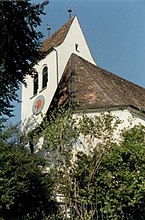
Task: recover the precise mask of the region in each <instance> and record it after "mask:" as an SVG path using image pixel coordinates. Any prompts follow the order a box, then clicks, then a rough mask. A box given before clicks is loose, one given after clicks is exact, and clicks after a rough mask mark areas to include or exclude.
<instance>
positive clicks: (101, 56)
mask: <svg viewBox="0 0 145 220" xmlns="http://www.w3.org/2000/svg"><path fill="white" fill-rule="evenodd" d="M49 1H50V3H49V4H48V5H47V6H46V8H45V12H46V13H47V14H46V15H45V16H43V18H42V25H41V27H40V30H41V31H42V32H43V34H44V35H45V38H46V37H47V35H48V32H47V25H49V26H51V33H53V32H54V31H56V30H57V29H58V28H59V27H60V26H62V25H63V24H64V23H66V22H67V21H68V12H67V10H68V8H69V7H71V9H72V15H73V16H74V15H76V16H77V17H78V19H79V22H80V25H81V27H82V30H83V33H84V35H85V37H86V40H87V43H88V45H89V48H90V50H91V52H92V55H93V57H94V59H95V61H96V63H97V64H98V65H99V66H100V67H102V68H104V69H106V70H108V71H110V72H113V73H115V74H117V75H119V76H121V77H123V78H125V79H127V80H129V81H132V82H134V83H136V84H138V85H140V86H142V87H145V0H49ZM33 2H36V3H38V2H42V0H34V1H33ZM114 92H115V91H114ZM14 114H15V115H16V116H15V117H14V118H12V119H11V121H12V122H17V121H19V120H20V105H16V108H15V111H14Z"/></svg>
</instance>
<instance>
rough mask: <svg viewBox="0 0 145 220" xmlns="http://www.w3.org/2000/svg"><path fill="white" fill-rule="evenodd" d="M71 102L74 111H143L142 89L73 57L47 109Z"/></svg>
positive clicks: (143, 96)
mask: <svg viewBox="0 0 145 220" xmlns="http://www.w3.org/2000/svg"><path fill="white" fill-rule="evenodd" d="M70 100H71V101H73V102H74V103H75V105H76V108H77V109H99V108H112V107H127V106H132V107H134V108H137V109H139V110H142V111H145V88H142V87H140V86H138V85H136V84H134V83H132V82H129V81H127V80H125V79H123V78H121V77H119V76H117V75H115V74H113V73H111V72H108V71H106V70H104V69H102V68H100V67H98V66H95V65H93V64H91V63H90V62H88V61H87V60H84V59H83V58H81V57H79V56H77V55H75V54H72V55H71V57H70V59H69V61H68V63H67V66H66V68H65V70H64V73H63V76H62V79H61V81H60V83H59V86H58V88H57V91H56V93H55V95H54V98H53V100H52V103H51V105H50V109H51V108H53V107H54V106H55V107H56V106H63V105H66V103H68V101H70Z"/></svg>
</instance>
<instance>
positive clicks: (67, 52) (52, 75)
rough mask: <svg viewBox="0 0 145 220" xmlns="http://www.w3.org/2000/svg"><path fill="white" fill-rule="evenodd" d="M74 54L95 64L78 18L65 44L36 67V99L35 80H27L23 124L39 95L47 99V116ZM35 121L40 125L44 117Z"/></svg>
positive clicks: (30, 78)
mask: <svg viewBox="0 0 145 220" xmlns="http://www.w3.org/2000/svg"><path fill="white" fill-rule="evenodd" d="M75 44H78V45H79V47H78V50H79V52H77V51H76V49H75ZM72 53H76V54H78V55H79V56H82V57H83V58H85V59H87V60H88V61H90V62H91V63H93V64H95V62H94V60H93V58H92V55H91V53H90V50H89V48H88V46H87V43H86V40H85V38H84V35H83V33H82V30H81V28H80V25H79V22H78V19H77V17H75V18H74V20H73V23H72V25H71V27H70V29H69V31H68V34H67V36H66V38H65V40H64V42H63V43H62V44H61V45H60V46H58V47H56V48H54V50H53V51H51V52H50V53H49V54H48V55H47V56H46V58H45V59H43V60H40V61H39V62H38V65H37V66H35V68H36V70H37V71H38V80H39V89H38V93H37V95H35V96H34V97H33V78H32V77H30V76H28V77H27V78H26V83H27V87H26V88H25V87H24V86H23V87H22V105H21V121H22V123H24V122H25V123H26V122H27V120H28V119H29V118H30V117H31V116H32V115H33V113H32V106H33V103H34V101H35V99H36V98H37V97H38V96H39V95H43V96H44V98H45V105H44V107H43V109H42V114H45V113H46V112H47V110H48V108H49V105H50V103H51V101H52V98H53V96H54V93H55V91H56V88H57V84H58V83H59V81H60V79H61V77H62V74H63V72H64V69H65V66H66V64H67V62H68V59H69V57H70V56H71V54H72ZM45 65H47V67H48V84H47V88H46V89H44V90H42V69H43V67H44V66H45ZM57 74H58V79H57ZM33 119H34V121H35V120H36V121H37V122H38V123H40V122H41V121H42V116H41V115H40V114H39V115H37V116H34V118H33ZM33 123H34V122H33Z"/></svg>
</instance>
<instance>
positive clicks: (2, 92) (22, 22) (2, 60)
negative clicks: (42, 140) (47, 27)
mask: <svg viewBox="0 0 145 220" xmlns="http://www.w3.org/2000/svg"><path fill="white" fill-rule="evenodd" d="M45 3H46V1H45ZM45 3H42V4H41V5H40V4H33V3H32V2H31V1H30V0H25V1H0V29H1V36H0V85H1V87H0V115H2V114H3V115H8V116H10V115H11V109H12V106H11V101H14V100H17V93H16V92H17V90H18V88H19V85H20V83H21V82H22V83H25V79H24V78H25V76H26V75H33V69H32V66H33V65H34V64H35V63H36V62H37V60H39V59H40V58H41V56H42V54H41V53H40V50H39V48H40V39H41V37H42V34H41V33H40V32H39V31H37V30H36V28H37V26H39V25H40V23H41V18H40V15H41V14H44V13H43V8H44V5H45Z"/></svg>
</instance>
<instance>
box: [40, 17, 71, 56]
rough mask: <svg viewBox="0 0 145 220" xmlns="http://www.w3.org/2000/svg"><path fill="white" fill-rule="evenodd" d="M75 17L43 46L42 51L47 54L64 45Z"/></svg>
mask: <svg viewBox="0 0 145 220" xmlns="http://www.w3.org/2000/svg"><path fill="white" fill-rule="evenodd" d="M74 18H75V17H73V18H71V19H70V20H69V21H68V22H67V23H66V24H64V25H63V26H62V27H61V28H60V29H59V30H58V31H56V32H55V33H54V34H53V35H51V36H50V37H48V38H47V39H46V40H45V41H44V42H43V43H42V46H41V51H42V52H44V53H46V52H47V51H49V50H50V49H51V48H53V47H57V46H59V45H60V44H62V43H63V41H64V39H65V37H66V35H67V33H68V31H69V28H70V26H71V24H72V22H73V20H74Z"/></svg>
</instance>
